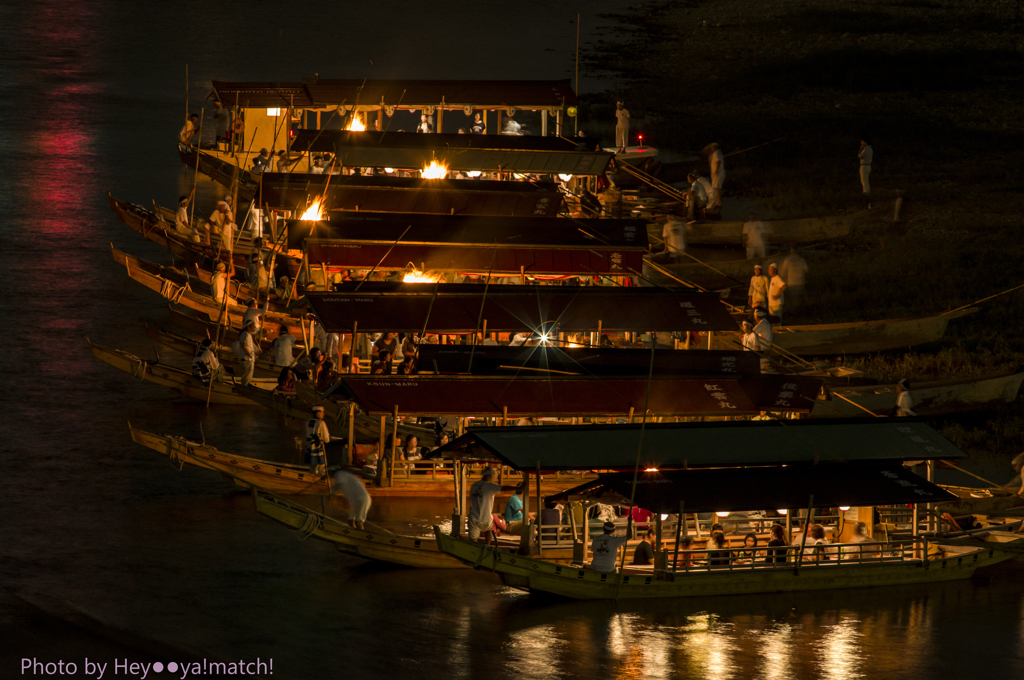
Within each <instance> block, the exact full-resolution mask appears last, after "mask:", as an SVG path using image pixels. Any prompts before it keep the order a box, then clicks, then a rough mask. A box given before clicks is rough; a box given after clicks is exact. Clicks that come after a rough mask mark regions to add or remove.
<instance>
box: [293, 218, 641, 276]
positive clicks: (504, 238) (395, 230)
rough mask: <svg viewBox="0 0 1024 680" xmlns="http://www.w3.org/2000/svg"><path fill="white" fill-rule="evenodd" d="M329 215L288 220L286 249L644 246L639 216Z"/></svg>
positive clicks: (625, 248)
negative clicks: (331, 245)
mask: <svg viewBox="0 0 1024 680" xmlns="http://www.w3.org/2000/svg"><path fill="white" fill-rule="evenodd" d="M330 217H331V219H330V221H321V222H315V223H312V224H311V223H310V222H307V221H301V220H289V222H288V247H289V248H293V249H296V250H300V249H302V247H303V242H304V241H305V240H306V239H313V240H338V241H362V242H377V243H387V244H389V245H390V244H392V243H395V242H396V241H397V242H399V243H402V244H406V245H410V244H431V245H438V246H459V245H480V246H486V247H488V248H526V247H530V246H540V247H543V248H560V247H561V248H594V247H597V248H608V247H612V248H614V249H618V250H646V249H647V227H646V223H645V222H644V221H643V220H614V219H566V218H561V217H496V216H484V215H466V216H463V215H424V214H416V213H413V214H403V213H389V212H383V213H382V212H370V213H368V212H363V211H362V210H360V211H359V212H335V213H331V216H330ZM407 229H408V231H406V230H407ZM417 264H418V263H417Z"/></svg>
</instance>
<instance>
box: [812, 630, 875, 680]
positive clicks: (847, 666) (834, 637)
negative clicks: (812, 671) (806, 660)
mask: <svg viewBox="0 0 1024 680" xmlns="http://www.w3.org/2000/svg"><path fill="white" fill-rule="evenodd" d="M859 624H860V622H859V621H857V620H856V619H843V620H841V621H840V622H839V623H836V624H834V625H832V626H828V628H827V631H826V633H825V635H824V636H823V637H822V640H821V646H820V652H819V655H820V657H821V661H820V666H819V667H820V671H821V675H822V677H824V678H834V679H835V680H850V679H851V678H861V677H864V674H863V672H862V671H861V666H862V665H863V660H862V655H863V654H864V650H863V649H862V648H861V632H860V630H859V628H858V626H859Z"/></svg>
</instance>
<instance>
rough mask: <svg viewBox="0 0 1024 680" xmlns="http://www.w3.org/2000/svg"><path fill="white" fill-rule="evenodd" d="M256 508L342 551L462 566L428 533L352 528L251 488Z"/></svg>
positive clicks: (427, 566)
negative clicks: (392, 532) (417, 535)
mask: <svg viewBox="0 0 1024 680" xmlns="http://www.w3.org/2000/svg"><path fill="white" fill-rule="evenodd" d="M252 497H253V502H254V503H255V504H256V511H257V512H259V513H260V514H261V515H264V516H266V517H269V518H271V519H273V520H275V521H277V522H280V523H281V524H284V525H285V526H286V527H289V528H290V529H292V530H294V531H296V532H299V534H300V535H303V536H307V537H308V536H312V537H313V538H318V539H320V540H322V541H327V542H328V543H333V544H334V546H335V547H336V548H337V549H338V550H339V551H340V552H343V553H348V554H350V555H356V556H357V557H363V558H365V559H369V560H377V561H380V562H388V563H391V564H399V565H402V566H406V567H419V568H423V569H458V568H463V567H464V566H465V565H463V564H462V563H461V562H460V561H459V560H457V559H455V558H454V557H451V556H450V555H446V554H444V553H443V552H441V551H440V550H438V549H437V542H436V541H434V539H433V538H431V537H429V536H424V537H416V536H399V535H396V534H390V533H386V532H381V531H374V530H372V529H354V528H352V527H350V526H349V525H348V524H345V523H344V522H340V521H338V520H336V519H334V518H332V517H328V516H326V515H324V514H323V513H319V512H316V511H315V510H311V509H309V508H306V507H305V506H302V505H300V504H298V503H293V502H291V501H288V500H286V499H284V498H281V497H280V496H275V495H272V494H269V493H266V492H264V491H259V490H256V489H253V493H252Z"/></svg>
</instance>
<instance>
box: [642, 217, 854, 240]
mask: <svg viewBox="0 0 1024 680" xmlns="http://www.w3.org/2000/svg"><path fill="white" fill-rule="evenodd" d="M869 212H870V211H868V210H862V211H860V212H856V213H850V214H849V215H832V216H829V217H802V218H798V219H792V220H765V221H764V224H765V227H767V230H766V233H765V237H764V238H765V241H766V242H768V243H771V244H772V245H795V244H797V243H810V242H812V241H824V240H828V239H833V238H840V237H842V236H846V235H848V234H849V233H850V230H851V229H852V228H853V225H854V223H855V222H857V220H859V219H862V218H864V217H866V216H867V215H868V214H869ZM743 225H744V222H741V221H735V222H700V221H698V222H691V223H690V224H687V225H686V242H687V243H688V244H690V245H709V246H742V245H744V240H743ZM658 229H659V231H660V229H661V227H660V226H659V227H658ZM657 235H658V236H660V235H661V234H660V233H659V234H657Z"/></svg>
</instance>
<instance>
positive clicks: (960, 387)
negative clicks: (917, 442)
mask: <svg viewBox="0 0 1024 680" xmlns="http://www.w3.org/2000/svg"><path fill="white" fill-rule="evenodd" d="M1022 381H1024V371H1017V372H1015V373H999V374H995V375H983V376H980V377H977V378H961V379H959V380H932V381H929V382H919V383H911V386H910V387H911V389H910V397H911V398H912V399H913V400H914V409H913V410H914V412H915V413H917V414H918V415H921V416H937V415H946V414H949V413H963V412H965V411H976V410H980V409H985V408H991V407H994V406H998V405H999V404H1008V403H1010V402H1012V401H1013V400H1014V399H1016V398H1017V393H1018V392H1019V391H1020V385H1021V382H1022ZM832 392H833V393H834V394H836V395H840V396H842V397H843V398H842V399H832V400H830V401H818V402H815V404H814V408H813V409H812V410H811V416H810V417H811V418H836V417H842V416H848V417H853V418H861V417H863V416H864V415H865V414H864V410H865V409H866V410H868V411H871V412H872V413H874V414H876V415H881V416H885V415H890V414H891V413H892V412H893V409H895V408H896V395H897V391H896V385H867V386H864V387H842V388H833V389H832ZM851 401H852V402H854V403H853V404H851V403H850V402H851ZM855 404H856V405H855ZM858 406H859V407H860V408H858Z"/></svg>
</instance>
